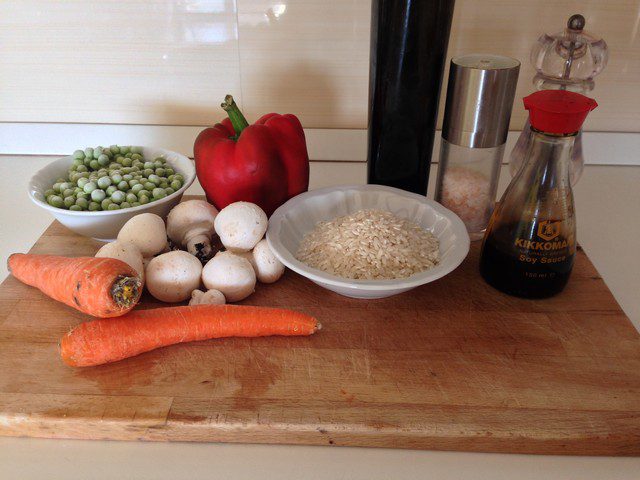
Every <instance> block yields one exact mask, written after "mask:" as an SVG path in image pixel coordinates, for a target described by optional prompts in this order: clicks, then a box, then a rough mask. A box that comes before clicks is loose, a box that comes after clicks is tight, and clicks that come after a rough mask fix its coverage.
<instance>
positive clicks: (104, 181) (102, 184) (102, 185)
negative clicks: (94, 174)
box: [98, 174, 111, 190]
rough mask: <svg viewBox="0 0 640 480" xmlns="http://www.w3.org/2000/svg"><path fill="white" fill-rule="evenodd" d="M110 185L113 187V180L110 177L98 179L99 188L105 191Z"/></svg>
mask: <svg viewBox="0 0 640 480" xmlns="http://www.w3.org/2000/svg"><path fill="white" fill-rule="evenodd" d="M105 175H106V174H105ZM109 185H111V179H110V178H109V177H100V178H98V187H100V188H101V189H103V190H104V189H105V188H107V187H108V186H109Z"/></svg>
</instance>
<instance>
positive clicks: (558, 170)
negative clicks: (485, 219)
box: [480, 90, 597, 298]
mask: <svg viewBox="0 0 640 480" xmlns="http://www.w3.org/2000/svg"><path fill="white" fill-rule="evenodd" d="M524 106H525V109H527V110H529V116H530V121H531V139H532V140H531V144H530V146H529V149H528V151H527V154H526V157H525V163H524V165H523V167H522V168H521V169H520V171H519V172H518V174H517V175H516V176H515V177H514V178H513V180H512V181H511V183H510V184H509V186H508V187H507V190H506V191H505V193H504V195H503V196H502V199H501V200H500V204H499V205H498V207H497V208H496V209H495V211H494V212H493V216H492V217H491V220H490V222H489V227H488V228H487V231H486V233H485V236H484V243H483V246H482V254H481V257H480V273H481V274H482V276H483V278H484V279H485V280H486V281H487V283H489V284H490V285H492V286H493V287H495V288H497V289H498V290H501V291H503V292H505V293H508V294H510V295H515V296H518V297H525V298H544V297H550V296H553V295H555V294H557V293H559V292H561V291H562V289H564V287H565V286H566V284H567V282H568V281H569V276H570V275H571V270H572V268H573V259H574V257H575V251H576V219H575V211H574V203H573V192H572V190H571V182H570V180H569V164H570V161H571V156H572V151H573V148H574V142H575V139H576V135H577V133H578V131H579V130H580V128H581V126H582V123H583V122H584V120H585V118H586V117H587V114H588V113H589V112H590V111H591V110H593V109H594V108H595V107H596V106H597V104H596V102H595V100H593V99H591V98H588V97H585V96H584V95H580V94H578V93H573V92H569V91H566V90H543V91H539V92H536V93H533V94H532V95H529V96H528V97H526V98H525V99H524Z"/></svg>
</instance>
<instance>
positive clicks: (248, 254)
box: [233, 250, 258, 277]
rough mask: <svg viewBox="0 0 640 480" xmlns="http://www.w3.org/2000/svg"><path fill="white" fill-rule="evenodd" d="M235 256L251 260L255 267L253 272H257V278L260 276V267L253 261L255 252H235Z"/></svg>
mask: <svg viewBox="0 0 640 480" xmlns="http://www.w3.org/2000/svg"><path fill="white" fill-rule="evenodd" d="M233 254H234V255H238V256H239V257H242V258H246V259H247V260H249V263H250V264H251V266H252V267H253V271H254V272H256V277H257V276H258V267H257V266H256V262H255V260H254V259H253V250H250V251H248V252H233Z"/></svg>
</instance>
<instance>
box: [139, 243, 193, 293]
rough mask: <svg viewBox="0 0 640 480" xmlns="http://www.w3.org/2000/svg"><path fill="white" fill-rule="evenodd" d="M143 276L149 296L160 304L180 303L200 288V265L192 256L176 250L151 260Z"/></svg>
mask: <svg viewBox="0 0 640 480" xmlns="http://www.w3.org/2000/svg"><path fill="white" fill-rule="evenodd" d="M145 274H146V277H147V290H149V293H151V295H153V296H154V297H155V298H157V299H158V300H160V301H162V302H170V303H173V302H181V301H183V300H186V299H187V298H189V296H190V295H191V292H192V291H193V290H195V289H197V288H198V287H199V286H200V276H201V275H202V264H201V263H200V261H199V260H198V259H197V258H196V257H194V256H193V255H191V254H189V253H187V252H183V251H180V250H176V251H174V252H169V253H163V254H162V255H158V256H157V257H154V258H152V259H151V261H150V262H149V265H147V270H146V272H145Z"/></svg>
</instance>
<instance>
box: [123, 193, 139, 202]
mask: <svg viewBox="0 0 640 480" xmlns="http://www.w3.org/2000/svg"><path fill="white" fill-rule="evenodd" d="M125 200H126V201H127V202H129V203H133V202H137V201H138V196H137V195H136V194H135V193H127V196H126V197H125Z"/></svg>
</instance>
